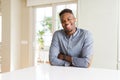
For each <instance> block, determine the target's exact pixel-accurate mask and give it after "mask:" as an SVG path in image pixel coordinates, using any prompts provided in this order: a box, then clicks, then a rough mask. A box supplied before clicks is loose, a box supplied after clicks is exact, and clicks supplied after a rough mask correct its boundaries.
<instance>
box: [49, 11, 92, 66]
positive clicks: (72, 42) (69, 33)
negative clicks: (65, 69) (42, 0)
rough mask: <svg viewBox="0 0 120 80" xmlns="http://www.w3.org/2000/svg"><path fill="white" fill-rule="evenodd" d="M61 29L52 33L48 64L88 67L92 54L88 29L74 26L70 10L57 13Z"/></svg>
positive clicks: (74, 20)
mask: <svg viewBox="0 0 120 80" xmlns="http://www.w3.org/2000/svg"><path fill="white" fill-rule="evenodd" d="M59 16H60V20H61V24H62V27H63V29H61V30H58V31H56V32H55V33H54V35H53V38H52V42H51V46H50V51H49V60H50V64H51V65H54V66H74V67H82V68H88V67H89V66H90V64H91V58H92V55H93V39H92V35H91V33H90V32H89V31H87V30H83V29H79V28H77V27H76V25H75V22H76V18H75V17H74V15H73V12H72V10H70V9H64V10H62V11H61V12H60V13H59Z"/></svg>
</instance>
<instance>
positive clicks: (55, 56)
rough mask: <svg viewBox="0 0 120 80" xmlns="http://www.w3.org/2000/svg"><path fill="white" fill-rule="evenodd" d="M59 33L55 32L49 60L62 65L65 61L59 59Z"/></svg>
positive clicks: (51, 62) (52, 63) (56, 64)
mask: <svg viewBox="0 0 120 80" xmlns="http://www.w3.org/2000/svg"><path fill="white" fill-rule="evenodd" d="M58 40H59V39H58V33H57V32H55V33H54V35H53V38H52V42H51V46H50V50H49V61H50V64H51V65H55V66H62V65H64V61H63V60H60V59H58V54H59V53H60V52H59V50H60V47H59V41H58Z"/></svg>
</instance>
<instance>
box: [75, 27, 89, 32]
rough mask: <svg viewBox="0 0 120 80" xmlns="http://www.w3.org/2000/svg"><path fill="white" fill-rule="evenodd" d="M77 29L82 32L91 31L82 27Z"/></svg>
mask: <svg viewBox="0 0 120 80" xmlns="http://www.w3.org/2000/svg"><path fill="white" fill-rule="evenodd" d="M77 30H78V31H80V32H81V33H87V32H90V31H89V30H87V29H82V28H77Z"/></svg>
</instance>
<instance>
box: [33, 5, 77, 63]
mask: <svg viewBox="0 0 120 80" xmlns="http://www.w3.org/2000/svg"><path fill="white" fill-rule="evenodd" d="M64 8H70V9H72V10H73V12H74V15H75V16H76V11H77V4H76V3H69V4H53V5H50V6H44V7H36V8H35V43H36V44H35V65H36V64H37V63H38V62H42V63H46V62H49V58H48V55H49V47H50V44H51V40H52V35H53V33H54V31H56V30H58V29H62V26H61V23H60V19H59V12H60V11H61V10H62V9H64Z"/></svg>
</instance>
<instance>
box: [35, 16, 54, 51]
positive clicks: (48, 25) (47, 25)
mask: <svg viewBox="0 0 120 80" xmlns="http://www.w3.org/2000/svg"><path fill="white" fill-rule="evenodd" d="M40 24H41V25H42V27H43V29H42V30H39V31H38V33H37V36H38V43H39V46H40V49H44V39H43V36H44V34H45V32H46V31H48V30H49V31H50V32H52V17H45V18H44V19H43V20H42V21H41V22H40Z"/></svg>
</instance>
